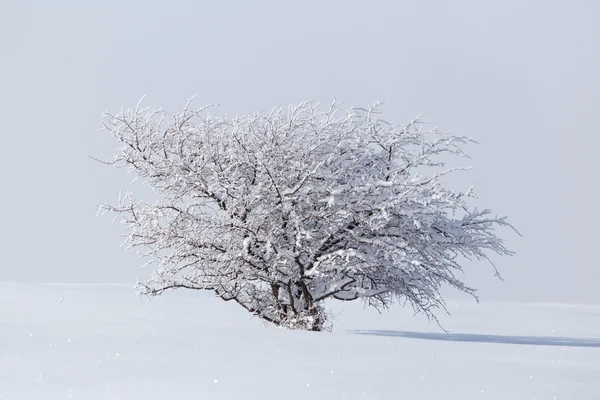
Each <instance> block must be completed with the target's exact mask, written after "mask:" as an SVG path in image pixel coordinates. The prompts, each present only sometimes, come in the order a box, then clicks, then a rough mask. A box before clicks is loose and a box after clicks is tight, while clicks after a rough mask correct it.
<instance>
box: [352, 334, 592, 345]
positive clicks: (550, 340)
mask: <svg viewBox="0 0 600 400" xmlns="http://www.w3.org/2000/svg"><path fill="white" fill-rule="evenodd" d="M350 332H351V333H355V334H358V335H372V336H392V337H400V338H410V339H424V340H444V341H450V342H470V343H501V344H520V345H529V346H563V347H600V338H598V339H589V338H569V337H552V336H501V335H485V334H475V333H433V332H411V331H389V330H352V331H350Z"/></svg>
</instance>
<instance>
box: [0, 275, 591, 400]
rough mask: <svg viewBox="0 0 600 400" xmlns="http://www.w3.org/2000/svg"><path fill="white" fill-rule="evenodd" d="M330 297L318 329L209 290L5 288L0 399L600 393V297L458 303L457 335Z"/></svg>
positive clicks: (0, 309)
mask: <svg viewBox="0 0 600 400" xmlns="http://www.w3.org/2000/svg"><path fill="white" fill-rule="evenodd" d="M336 307H337V308H336V310H337V312H338V317H337V322H336V326H335V328H336V329H335V330H334V333H331V334H327V333H322V334H319V333H307V332H290V331H285V330H282V329H277V328H265V327H264V326H262V324H261V323H260V322H259V321H258V320H256V319H249V317H248V315H247V314H246V313H245V312H244V311H243V310H241V309H238V307H236V306H235V305H234V304H228V303H224V302H222V301H219V300H217V299H214V298H212V297H210V295H208V294H202V293H193V292H185V293H172V294H166V295H163V296H162V297H160V298H156V299H154V300H152V301H148V300H146V299H139V298H137V297H135V296H133V295H132V290H131V288H130V287H127V286H118V285H96V286H94V285H16V284H9V283H6V284H0V398H1V400H7V399H18V400H24V399H44V400H48V399H68V398H72V399H85V400H93V399H126V400H132V399H144V400H154V399H160V400H167V399H168V400H170V399H173V400H183V399H209V400H213V399H214V400H218V399H243V400H250V399H286V400H291V399H304V400H306V399H328V400H334V399H347V400H349V399H385V400H388V399H389V400H395V399H444V400H448V399H460V400H467V399H507V400H516V399H539V400H542V399H565V400H588V399H589V400H598V399H600V305H595V306H578V305H558V304H556V305H547V304H545V305H543V304H539V305H535V304H510V303H482V304H476V303H474V302H472V301H453V302H449V309H450V311H451V313H452V316H451V317H446V316H444V317H443V318H442V324H443V325H444V327H445V328H446V329H448V330H450V331H451V334H450V335H446V334H445V333H443V332H442V331H441V330H440V329H439V328H438V327H437V325H435V324H434V323H429V322H427V321H426V320H425V319H424V318H421V317H416V318H413V317H412V315H411V312H410V310H403V309H396V310H393V311H391V312H390V313H388V314H384V315H378V314H377V313H375V312H370V311H367V310H363V309H362V306H361V305H360V304H358V303H357V304H346V305H343V308H342V305H339V304H338V305H337V306H336ZM342 310H343V311H342Z"/></svg>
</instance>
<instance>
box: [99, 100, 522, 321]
mask: <svg viewBox="0 0 600 400" xmlns="http://www.w3.org/2000/svg"><path fill="white" fill-rule="evenodd" d="M209 108H210V107H203V108H199V109H193V108H191V106H190V102H189V101H188V103H187V105H186V106H185V108H183V109H182V110H181V111H178V112H176V113H175V114H168V113H166V112H164V111H162V110H160V109H159V110H156V109H152V108H150V107H142V106H141V105H140V104H138V106H137V107H136V108H135V109H132V110H125V109H122V110H121V112H119V113H118V114H116V115H113V114H109V113H105V114H104V115H103V122H104V128H105V129H106V130H107V131H109V132H110V133H111V134H112V135H113V136H114V138H115V139H116V140H117V141H118V142H120V143H122V147H121V148H120V150H119V152H118V154H117V155H116V156H115V158H114V159H113V160H111V162H110V163H112V164H115V165H117V166H119V167H126V168H127V169H128V170H129V171H130V172H131V173H132V174H134V175H135V176H136V178H137V177H139V178H142V179H143V180H144V181H145V182H146V183H147V184H148V185H149V186H150V187H151V188H152V189H154V190H155V192H156V193H157V195H158V198H159V200H158V201H157V202H155V203H148V202H144V201H139V200H137V199H135V198H134V195H133V194H132V193H127V194H126V195H125V196H124V197H123V198H122V199H121V201H120V204H119V205H118V206H110V205H106V206H103V207H104V209H105V210H107V211H114V212H116V213H118V214H120V216H121V217H122V222H123V223H124V224H126V226H127V227H128V231H129V235H128V237H127V239H126V244H127V245H128V246H130V247H139V248H143V249H145V250H144V251H142V252H141V254H142V255H143V256H146V257H149V259H150V260H149V262H150V263H154V264H155V270H154V271H153V274H152V276H151V278H150V279H149V280H148V281H147V282H145V283H143V284H141V288H142V290H141V292H142V293H144V294H147V295H158V294H161V293H162V292H163V291H165V290H168V289H176V288H187V289H198V290H210V291H213V292H214V293H216V295H217V296H219V297H221V298H222V299H223V300H226V301H230V300H232V301H234V302H236V303H238V304H239V305H240V306H242V307H244V308H245V309H246V310H248V311H249V312H251V313H252V314H255V315H257V316H258V317H260V318H262V319H263V320H266V321H269V322H271V323H274V324H276V325H279V326H284V327H287V328H294V329H306V330H314V331H319V330H322V329H324V328H327V327H328V326H329V325H328V321H327V316H328V315H327V313H326V311H325V309H324V307H323V303H324V301H326V300H328V299H338V300H342V301H349V300H356V299H363V300H365V301H366V302H367V303H368V304H369V305H371V306H374V307H377V308H381V307H387V306H388V305H389V304H390V303H392V302H393V301H395V300H399V301H407V302H408V303H410V304H411V305H412V306H413V307H414V308H415V310H416V311H420V312H424V313H426V314H427V315H428V316H429V317H433V318H435V316H434V314H433V311H434V310H435V309H436V308H439V307H442V308H444V302H443V299H442V297H441V296H440V289H441V287H442V286H443V285H450V286H452V287H454V288H456V289H458V290H460V291H463V292H466V293H469V294H472V295H473V296H475V293H474V289H473V288H470V287H468V286H466V285H465V284H464V283H463V282H462V281H461V280H459V279H458V278H457V273H458V272H462V269H461V265H460V263H461V262H463V261H464V260H468V259H473V258H475V259H486V260H489V258H488V255H489V253H490V252H492V253H497V254H500V255H509V254H512V253H511V252H510V251H509V250H508V249H506V248H505V246H504V245H503V241H502V240H501V239H500V238H498V237H497V236H496V234H495V232H494V229H495V228H496V227H499V226H509V227H510V225H509V224H508V223H507V222H506V220H505V218H498V217H495V216H492V215H491V213H490V211H489V210H478V209H476V208H472V206H471V205H470V202H471V198H474V194H473V192H472V191H471V190H468V191H466V192H460V191H456V190H453V189H451V188H448V187H446V186H445V185H444V184H443V182H442V181H443V178H444V177H445V176H446V175H447V174H449V173H450V172H452V171H456V170H460V168H449V169H444V165H445V160H447V159H448V157H447V155H456V156H461V157H464V156H465V154H464V153H463V151H462V150H461V147H462V146H463V145H465V144H467V143H468V142H471V141H472V140H470V139H469V138H466V137H463V136H454V135H450V134H445V133H442V132H439V131H438V130H437V129H434V128H428V124H426V123H424V122H423V121H421V120H420V119H419V118H417V119H415V120H413V121H411V122H410V123H409V124H408V125H406V126H398V125H394V124H391V123H388V122H386V121H384V120H382V119H380V118H379V117H378V112H377V110H378V104H375V105H374V106H372V107H370V108H368V109H363V108H350V109H348V110H347V111H346V112H345V113H344V112H341V111H340V109H339V103H337V102H336V101H334V102H333V103H332V104H331V105H330V106H329V107H324V108H321V107H320V106H319V105H318V104H314V103H310V102H304V103H301V104H299V105H297V106H290V107H289V108H288V109H287V110H285V109H283V108H281V107H276V108H274V109H273V110H271V112H269V113H255V114H249V115H241V116H236V117H233V118H230V117H227V116H214V115H211V114H210V113H209ZM490 262H491V261H490ZM492 266H493V264H492ZM494 269H495V267H494ZM496 272H497V271H496Z"/></svg>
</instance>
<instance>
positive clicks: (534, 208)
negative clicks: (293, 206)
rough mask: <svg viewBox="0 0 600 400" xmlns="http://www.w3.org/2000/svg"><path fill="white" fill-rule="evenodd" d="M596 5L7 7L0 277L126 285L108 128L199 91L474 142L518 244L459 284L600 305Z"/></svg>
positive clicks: (130, 262)
mask: <svg viewBox="0 0 600 400" xmlns="http://www.w3.org/2000/svg"><path fill="white" fill-rule="evenodd" d="M598 20H600V2H597V1H595V0H570V1H567V0H564V1H556V0H554V1H552V0H530V1H523V0H504V1H495V2H491V1H480V0H470V1H465V0H457V1H446V0H431V1H424V0H418V1H417V0H412V1H372V2H367V1H360V2H359V1H348V0H343V1H342V0H335V1H325V0H320V1H317V0H303V1H294V2H290V1H281V0H271V1H249V0H236V1H224V0H220V1H212V2H205V1H202V2H201V1H192V0H190V1H149V0H144V1H141V0H139V1H122V0H119V1H116V0H109V1H63V2H48V1H41V0H39V1H33V0H30V1H17V0H4V1H2V3H1V5H0V51H2V63H1V64H0V88H1V91H0V109H1V110H2V114H3V116H4V118H3V130H4V134H3V135H2V156H1V157H0V174H1V175H0V176H1V178H2V192H1V193H2V194H1V196H0V207H1V209H2V210H3V211H4V215H3V218H2V230H1V231H0V232H1V233H0V235H1V236H0V243H1V248H2V250H3V252H2V253H3V257H2V260H1V262H0V280H3V281H38V282H47V281H54V282H58V281H124V282H135V279H136V276H140V277H142V276H144V275H145V273H144V272H143V271H142V270H141V269H140V266H141V264H142V262H141V261H140V260H138V259H137V258H136V257H135V255H134V253H133V252H125V251H124V250H122V249H120V248H119V245H120V243H121V239H120V238H119V237H118V236H117V235H118V233H119V232H122V231H123V230H122V227H121V226H120V225H119V224H112V222H111V220H112V218H111V217H108V216H105V217H96V216H95V213H96V209H97V208H96V206H97V205H98V204H100V203H102V202H104V201H105V200H109V201H113V202H114V201H115V200H116V199H117V195H118V191H119V190H120V189H124V188H125V186H126V184H127V183H128V182H129V180H130V177H128V176H127V175H126V174H125V172H124V171H119V170H115V169H113V168H110V167H106V166H103V165H100V164H98V163H96V162H93V161H92V160H90V159H89V158H88V155H93V156H96V157H100V158H108V157H110V156H112V154H113V153H114V151H115V149H116V143H114V142H112V140H111V139H110V138H109V137H107V135H106V134H105V133H99V132H97V130H98V128H99V127H100V121H99V114H100V113H101V112H102V111H104V110H106V109H108V110H113V111H114V110H117V109H118V108H120V106H121V105H125V106H134V105H135V103H136V102H137V100H138V99H139V98H140V97H141V96H142V95H144V94H146V95H147V99H148V102H149V103H151V104H153V105H157V106H159V105H162V106H164V107H165V108H167V109H170V110H174V109H175V108H176V107H179V106H181V105H183V104H184V102H185V100H186V99H187V98H188V97H189V96H190V95H192V94H194V93H199V96H198V104H200V103H214V102H218V103H220V104H221V105H222V107H221V109H222V111H223V112H228V113H240V112H248V111H254V110H260V109H266V108H270V107H271V106H272V105H275V104H284V105H286V104H288V103H290V102H292V103H296V102H299V101H301V100H308V99H314V100H325V101H327V100H329V98H330V97H329V96H330V94H331V93H333V94H335V95H336V97H337V98H338V99H340V100H342V101H344V102H346V103H347V104H348V105H352V104H357V105H365V104H368V103H371V102H372V101H375V100H381V101H383V102H385V103H386V106H385V108H384V111H385V112H386V118H387V119H388V120H392V121H394V122H398V123H404V122H406V121H408V120H409V119H410V118H411V117H413V116H415V115H417V114H421V113H427V114H428V118H429V119H431V120H433V121H434V123H435V124H436V125H438V126H439V127H440V128H442V129H443V130H446V131H452V132H454V133H463V134H466V135H471V136H473V137H475V138H476V139H477V140H478V141H479V142H480V145H478V146H472V147H471V148H469V149H468V150H469V152H470V153H471V155H472V156H473V160H472V164H473V165H474V167H475V169H474V170H473V171H471V172H469V174H468V176H465V180H464V183H465V184H466V183H467V182H469V179H470V180H472V181H473V182H477V183H478V192H479V194H480V196H481V197H482V201H481V206H483V207H491V208H492V209H493V210H494V211H496V212H497V213H499V214H505V215H508V216H509V217H510V219H511V221H512V222H513V223H514V224H515V225H516V226H517V227H518V228H519V229H520V230H521V231H522V233H523V234H524V235H525V237H524V238H517V237H516V236H515V235H512V234H511V233H510V232H508V231H506V232H503V235H505V236H506V237H507V239H508V241H509V244H510V246H511V247H512V248H513V249H514V250H516V251H517V252H518V254H517V255H516V256H515V257H512V258H500V259H496V261H497V265H498V267H499V269H500V270H501V272H502V274H503V276H504V278H505V279H506V281H505V282H499V281H497V280H494V279H493V271H492V270H491V269H490V268H489V267H488V266H486V265H485V264H481V263H472V264H469V265H467V266H466V271H467V274H468V276H467V281H468V282H469V283H471V284H473V285H475V286H477V287H479V288H480V295H481V296H482V298H483V299H484V300H491V299H495V300H519V301H522V300H527V301H556V302H558V301H560V302H562V301H568V302H600V290H598V285H600V263H599V261H598V257H597V252H596V250H597V249H596V248H595V247H596V246H598V242H599V239H600V234H598V227H599V226H600V217H599V214H600V210H599V209H598V197H599V195H600V190H599V189H598V182H599V181H600V178H598V173H599V172H600V168H599V167H598V161H597V159H598V157H596V156H597V152H598V148H599V146H600V138H599V137H600V136H599V134H598V129H597V126H598V115H599V114H598V112H599V110H600V74H599V73H598V71H600V51H599V49H600V24H598Z"/></svg>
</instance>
